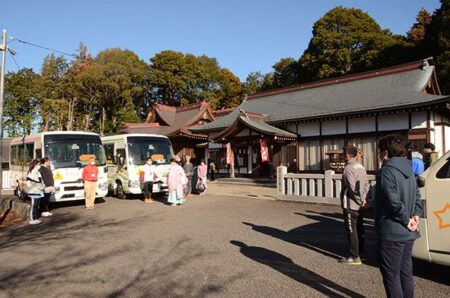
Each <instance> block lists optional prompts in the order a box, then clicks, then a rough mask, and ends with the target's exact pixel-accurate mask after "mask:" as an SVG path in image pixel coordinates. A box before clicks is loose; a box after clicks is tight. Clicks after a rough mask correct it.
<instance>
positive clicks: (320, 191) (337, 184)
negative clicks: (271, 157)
mask: <svg viewBox="0 0 450 298" xmlns="http://www.w3.org/2000/svg"><path fill="white" fill-rule="evenodd" d="M277 175H278V176H277V190H278V194H279V195H282V196H283V195H287V196H304V197H319V198H320V197H322V198H339V197H340V193H341V189H342V174H336V173H335V172H334V171H332V170H329V171H325V174H292V173H287V169H286V167H283V166H281V167H278V169H277ZM368 179H369V184H370V185H375V181H376V177H375V175H368Z"/></svg>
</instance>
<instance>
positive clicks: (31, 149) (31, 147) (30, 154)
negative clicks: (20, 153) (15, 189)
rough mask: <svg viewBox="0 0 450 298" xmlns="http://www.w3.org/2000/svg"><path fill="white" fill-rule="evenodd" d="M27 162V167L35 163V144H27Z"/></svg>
mask: <svg viewBox="0 0 450 298" xmlns="http://www.w3.org/2000/svg"><path fill="white" fill-rule="evenodd" d="M25 149H26V150H25V160H26V163H27V165H28V164H30V163H31V162H32V161H33V154H34V143H28V144H25Z"/></svg>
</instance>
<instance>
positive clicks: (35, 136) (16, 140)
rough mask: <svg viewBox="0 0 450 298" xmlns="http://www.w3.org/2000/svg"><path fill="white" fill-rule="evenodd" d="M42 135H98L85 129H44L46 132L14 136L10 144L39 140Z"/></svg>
mask: <svg viewBox="0 0 450 298" xmlns="http://www.w3.org/2000/svg"><path fill="white" fill-rule="evenodd" d="M44 135H91V136H92V135H93V136H98V134H96V133H95V132H86V131H46V132H40V133H37V134H33V135H28V136H25V138H24V137H19V138H14V139H13V140H12V141H11V145H16V144H21V143H23V142H31V141H36V140H40V139H41V137H42V136H44Z"/></svg>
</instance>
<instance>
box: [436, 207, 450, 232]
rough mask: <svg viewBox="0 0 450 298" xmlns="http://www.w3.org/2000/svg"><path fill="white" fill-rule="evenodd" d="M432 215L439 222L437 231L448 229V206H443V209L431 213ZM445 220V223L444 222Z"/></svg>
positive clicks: (449, 212)
mask: <svg viewBox="0 0 450 298" xmlns="http://www.w3.org/2000/svg"><path fill="white" fill-rule="evenodd" d="M433 214H434V215H435V216H436V217H437V219H438V221H439V229H444V228H450V204H449V203H447V204H445V206H444V208H443V209H442V210H439V211H433ZM446 219H447V221H445V220H446Z"/></svg>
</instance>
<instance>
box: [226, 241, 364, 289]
mask: <svg viewBox="0 0 450 298" xmlns="http://www.w3.org/2000/svg"><path fill="white" fill-rule="evenodd" d="M231 244H233V245H236V246H238V247H239V248H240V252H241V253H242V254H243V255H244V256H246V257H247V258H249V259H252V260H254V261H256V262H259V263H261V264H264V265H266V266H269V267H271V268H273V269H275V270H277V271H279V272H280V273H282V274H284V275H286V276H288V277H290V278H292V279H294V280H295V281H297V282H299V283H302V284H304V285H306V286H308V287H310V288H312V289H314V290H316V291H318V292H320V293H322V294H323V295H325V296H327V297H348V296H350V297H364V296H362V295H360V294H358V293H356V292H354V291H352V290H349V289H347V288H345V287H343V286H341V285H339V284H337V283H335V282H333V281H331V280H329V279H327V278H324V277H323V276H321V275H319V274H317V273H315V272H313V271H311V270H309V269H307V268H304V267H302V266H300V265H298V264H295V263H294V262H293V261H292V260H291V259H290V258H288V257H286V256H284V255H282V254H279V253H277V252H275V251H273V250H270V249H266V248H263V247H258V246H248V245H246V244H245V243H243V242H240V241H236V240H232V241H231Z"/></svg>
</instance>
